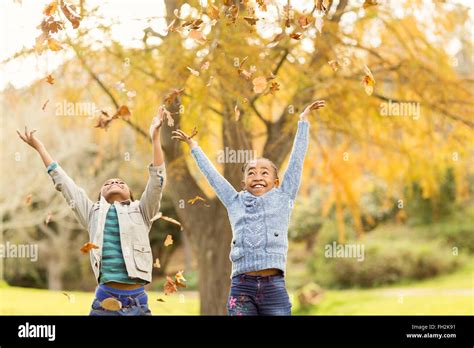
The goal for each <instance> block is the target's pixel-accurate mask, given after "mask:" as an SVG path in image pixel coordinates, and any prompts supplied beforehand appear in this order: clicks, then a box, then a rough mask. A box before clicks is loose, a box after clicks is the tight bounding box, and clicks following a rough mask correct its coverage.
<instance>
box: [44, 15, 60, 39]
mask: <svg viewBox="0 0 474 348" xmlns="http://www.w3.org/2000/svg"><path fill="white" fill-rule="evenodd" d="M39 28H40V29H41V31H42V32H43V33H44V34H46V35H47V36H48V37H49V34H50V33H57V32H58V31H60V30H63V29H64V23H63V22H62V21H59V20H57V19H55V17H46V18H44V19H43V21H42V22H41V24H40V25H39Z"/></svg>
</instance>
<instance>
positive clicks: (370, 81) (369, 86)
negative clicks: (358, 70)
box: [361, 65, 375, 95]
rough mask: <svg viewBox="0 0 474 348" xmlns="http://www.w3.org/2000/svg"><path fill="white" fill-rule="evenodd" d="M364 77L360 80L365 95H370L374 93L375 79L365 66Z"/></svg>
mask: <svg viewBox="0 0 474 348" xmlns="http://www.w3.org/2000/svg"><path fill="white" fill-rule="evenodd" d="M364 72H365V76H364V78H363V79H362V82H361V83H362V85H363V86H364V87H365V93H367V95H371V94H372V93H373V92H374V86H375V79H374V76H373V75H372V72H371V71H370V69H369V68H368V66H367V65H365V66H364Z"/></svg>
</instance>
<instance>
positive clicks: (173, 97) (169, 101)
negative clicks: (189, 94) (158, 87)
mask: <svg viewBox="0 0 474 348" xmlns="http://www.w3.org/2000/svg"><path fill="white" fill-rule="evenodd" d="M183 92H184V88H179V89H173V90H172V91H171V92H170V93H168V95H167V96H166V97H165V104H166V105H168V106H170V105H171V104H173V103H174V101H175V100H176V98H177V97H179V96H180V95H181V94H182V93H183Z"/></svg>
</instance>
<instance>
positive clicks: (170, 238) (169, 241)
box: [164, 234, 173, 246]
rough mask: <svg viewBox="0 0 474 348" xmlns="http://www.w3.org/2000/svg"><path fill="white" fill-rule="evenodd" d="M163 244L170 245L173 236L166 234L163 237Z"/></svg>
mask: <svg viewBox="0 0 474 348" xmlns="http://www.w3.org/2000/svg"><path fill="white" fill-rule="evenodd" d="M164 244H165V246H170V245H171V244H173V236H172V235H171V234H168V235H167V236H166V239H165V243H164Z"/></svg>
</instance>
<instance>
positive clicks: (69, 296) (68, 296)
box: [63, 292, 74, 303]
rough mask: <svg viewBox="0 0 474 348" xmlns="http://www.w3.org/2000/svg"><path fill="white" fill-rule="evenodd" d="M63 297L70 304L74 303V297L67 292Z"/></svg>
mask: <svg viewBox="0 0 474 348" xmlns="http://www.w3.org/2000/svg"><path fill="white" fill-rule="evenodd" d="M63 295H64V296H66V297H67V299H68V301H69V302H70V303H74V295H69V294H68V293H67V292H63Z"/></svg>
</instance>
